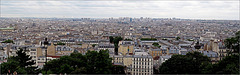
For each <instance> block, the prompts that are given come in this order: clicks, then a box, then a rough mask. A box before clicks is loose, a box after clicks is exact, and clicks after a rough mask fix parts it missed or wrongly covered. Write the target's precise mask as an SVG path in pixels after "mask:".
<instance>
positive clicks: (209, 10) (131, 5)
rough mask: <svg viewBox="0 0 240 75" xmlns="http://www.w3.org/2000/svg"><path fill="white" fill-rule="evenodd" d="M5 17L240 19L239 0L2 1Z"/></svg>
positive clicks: (3, 15)
mask: <svg viewBox="0 0 240 75" xmlns="http://www.w3.org/2000/svg"><path fill="white" fill-rule="evenodd" d="M1 17H12V18H19V17H36V18H112V17H113V18H119V17H133V18H139V17H144V18H145V17H149V18H181V19H203V20H239V1H74V0H71V1H51V0H50V1H36V0H35V1H28V0H22V1H14V0H11V1H6V0H2V1H1Z"/></svg>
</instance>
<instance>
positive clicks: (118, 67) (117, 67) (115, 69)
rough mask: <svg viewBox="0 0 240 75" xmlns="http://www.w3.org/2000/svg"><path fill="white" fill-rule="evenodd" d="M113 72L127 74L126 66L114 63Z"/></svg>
mask: <svg viewBox="0 0 240 75" xmlns="http://www.w3.org/2000/svg"><path fill="white" fill-rule="evenodd" d="M112 74H125V72H124V67H123V66H121V65H113V67H112Z"/></svg>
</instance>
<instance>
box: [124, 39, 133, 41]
mask: <svg viewBox="0 0 240 75" xmlns="http://www.w3.org/2000/svg"><path fill="white" fill-rule="evenodd" d="M124 41H132V39H124Z"/></svg>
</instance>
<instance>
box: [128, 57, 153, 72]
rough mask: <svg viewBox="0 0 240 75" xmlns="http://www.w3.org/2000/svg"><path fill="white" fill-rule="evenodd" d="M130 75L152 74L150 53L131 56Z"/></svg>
mask: <svg viewBox="0 0 240 75" xmlns="http://www.w3.org/2000/svg"><path fill="white" fill-rule="evenodd" d="M131 74H132V75H152V74H153V58H152V56H150V55H147V56H145V55H144V56H143V55H133V58H132V67H131Z"/></svg>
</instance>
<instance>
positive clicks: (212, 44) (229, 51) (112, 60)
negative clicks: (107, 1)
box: [0, 17, 240, 75]
mask: <svg viewBox="0 0 240 75" xmlns="http://www.w3.org/2000/svg"><path fill="white" fill-rule="evenodd" d="M239 31H240V21H239V20H203V19H180V18H148V17H138V18H136V17H119V18H0V42H1V43H0V49H1V50H0V59H1V60H0V64H1V74H11V73H12V74H17V73H18V74H32V73H34V74H46V72H47V73H48V74H79V73H80V74H86V73H87V74H109V73H113V74H130V75H151V74H158V73H160V74H164V73H174V74H185V73H188V74H192V73H195V74H199V73H206V74H209V73H221V74H226V73H227V74H228V73H239V61H238V60H239V59H238V57H239V54H238V53H239V52H238V51H239V36H240V32H239ZM233 37H235V38H234V39H233V40H235V41H228V40H226V39H230V40H231V38H233ZM229 43H230V44H229ZM234 43H235V44H234ZM20 55H21V56H22V57H24V56H25V57H24V58H29V59H23V58H22V59H23V60H21V58H19V57H21V56H20ZM192 55H193V56H194V55H195V56H196V57H194V59H196V58H197V57H202V58H199V60H197V62H196V64H197V63H200V64H201V62H202V63H203V61H205V62H208V63H207V64H211V65H213V66H216V65H218V64H222V63H223V62H224V61H226V60H230V59H227V58H228V57H231V56H232V57H233V56H234V55H238V57H237V60H234V59H231V60H234V61H228V62H232V63H235V66H233V67H234V70H231V71H228V70H227V71H225V69H222V70H215V71H211V72H210V70H208V71H204V70H205V68H204V70H201V71H195V70H194V69H192V70H193V71H187V72H185V71H184V70H183V71H181V72H180V70H178V71H174V69H171V67H169V66H167V64H168V65H175V66H173V67H175V69H177V68H179V67H176V66H180V65H182V66H180V68H181V67H187V66H186V65H185V66H184V63H182V64H181V63H180V64H178V63H175V64H174V63H172V62H173V60H175V62H176V61H178V62H186V61H190V60H186V61H184V60H185V59H184V58H181V60H183V61H179V60H177V58H178V57H179V59H180V57H182V56H187V57H191V56H192ZM197 55H199V56H197ZM225 57H226V58H225ZM191 59H192V58H191ZM197 59H198V58H197ZM200 59H201V61H200ZM235 59H236V57H235ZM16 60H21V62H20V61H18V62H16ZM13 61H14V62H13ZM67 61H69V62H67ZM170 61H172V62H170ZM191 61H192V60H191ZM46 62H47V63H46ZM205 62H204V63H205ZM14 63H18V64H23V63H26V64H23V65H16V64H14ZM74 63H75V64H74ZM171 63H172V64H171ZM84 64H85V65H84ZM196 64H195V65H194V66H188V67H191V68H197V67H199V66H196ZM225 64H226V63H225ZM187 65H190V64H189V63H188V64H187ZM231 65H232V64H231ZM4 66H5V67H4ZM7 66H11V67H7ZM76 66H77V67H76ZM16 67H20V68H16ZM24 67H25V68H24ZM30 67H31V68H30ZM33 67H34V68H33ZM166 67H167V68H166ZM218 67H219V66H218ZM225 67H226V66H225ZM56 68H57V69H56ZM58 68H59V69H58ZM212 68H214V67H212ZM221 68H222V67H221ZM227 68H228V69H229V67H228V66H227ZM188 69H190V68H188ZM197 69H199V68H197ZM201 69H202V68H201ZM207 69H211V68H207ZM230 69H231V68H230ZM170 70H172V72H171V71H170ZM190 70H191V69H190ZM203 71H204V72H203Z"/></svg>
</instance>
